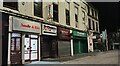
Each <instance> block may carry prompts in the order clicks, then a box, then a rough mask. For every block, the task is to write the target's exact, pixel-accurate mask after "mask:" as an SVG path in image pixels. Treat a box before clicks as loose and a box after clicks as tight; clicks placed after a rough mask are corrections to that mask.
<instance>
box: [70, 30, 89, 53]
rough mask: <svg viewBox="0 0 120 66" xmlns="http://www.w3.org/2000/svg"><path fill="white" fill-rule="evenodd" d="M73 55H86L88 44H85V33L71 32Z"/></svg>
mask: <svg viewBox="0 0 120 66" xmlns="http://www.w3.org/2000/svg"><path fill="white" fill-rule="evenodd" d="M72 37H73V53H74V54H80V53H87V52H88V44H87V33H86V32H80V31H76V30H73V31H72Z"/></svg>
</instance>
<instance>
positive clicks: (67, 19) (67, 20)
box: [66, 9, 70, 25]
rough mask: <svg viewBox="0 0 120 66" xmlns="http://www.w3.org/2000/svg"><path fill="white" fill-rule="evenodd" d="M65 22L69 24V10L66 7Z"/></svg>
mask: <svg viewBox="0 0 120 66" xmlns="http://www.w3.org/2000/svg"><path fill="white" fill-rule="evenodd" d="M66 24H67V25H70V12H69V10H67V9H66Z"/></svg>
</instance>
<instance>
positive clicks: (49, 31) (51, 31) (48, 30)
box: [42, 24, 57, 36]
mask: <svg viewBox="0 0 120 66" xmlns="http://www.w3.org/2000/svg"><path fill="white" fill-rule="evenodd" d="M42 34H45V35H54V36H56V35H57V27H56V26H52V25H47V24H42Z"/></svg>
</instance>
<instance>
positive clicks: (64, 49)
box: [58, 41, 70, 57]
mask: <svg viewBox="0 0 120 66" xmlns="http://www.w3.org/2000/svg"><path fill="white" fill-rule="evenodd" d="M58 54H59V56H60V57H61V56H70V41H58Z"/></svg>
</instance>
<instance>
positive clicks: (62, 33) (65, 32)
mask: <svg viewBox="0 0 120 66" xmlns="http://www.w3.org/2000/svg"><path fill="white" fill-rule="evenodd" d="M58 34H59V38H60V39H70V30H69V29H65V28H61V27H59V28H58Z"/></svg>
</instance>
